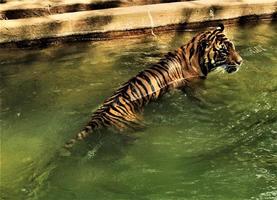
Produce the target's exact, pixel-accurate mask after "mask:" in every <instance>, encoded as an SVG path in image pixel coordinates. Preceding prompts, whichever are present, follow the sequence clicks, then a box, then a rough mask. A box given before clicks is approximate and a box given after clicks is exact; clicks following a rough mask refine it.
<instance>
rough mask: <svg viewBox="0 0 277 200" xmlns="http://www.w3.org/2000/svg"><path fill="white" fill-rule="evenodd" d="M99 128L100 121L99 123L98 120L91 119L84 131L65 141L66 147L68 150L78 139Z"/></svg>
mask: <svg viewBox="0 0 277 200" xmlns="http://www.w3.org/2000/svg"><path fill="white" fill-rule="evenodd" d="M97 128H99V123H97V122H96V120H91V121H90V122H89V123H88V124H87V125H86V127H85V128H84V129H83V130H82V131H80V132H79V133H77V134H76V135H75V137H74V138H72V139H70V140H68V141H67V142H66V143H65V145H64V148H65V149H67V150H69V149H71V148H72V147H73V146H74V145H75V144H76V143H77V142H78V141H82V140H84V139H85V138H87V137H89V136H90V135H91V134H92V133H93V132H94V130H96V129H97Z"/></svg>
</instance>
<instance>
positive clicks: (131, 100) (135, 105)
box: [64, 24, 242, 149]
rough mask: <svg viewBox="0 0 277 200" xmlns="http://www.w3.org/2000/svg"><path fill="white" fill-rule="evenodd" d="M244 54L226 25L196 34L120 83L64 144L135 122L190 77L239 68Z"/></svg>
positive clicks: (184, 83)
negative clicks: (227, 32) (230, 37)
mask: <svg viewBox="0 0 277 200" xmlns="http://www.w3.org/2000/svg"><path fill="white" fill-rule="evenodd" d="M241 64H242V58H241V56H240V55H239V53H238V52H237V51H236V50H235V46H234V44H233V42H232V41H230V40H229V39H228V38H227V37H226V35H225V33H224V25H223V24H219V25H218V26H217V27H213V28H210V29H208V30H206V31H204V32H200V33H198V34H196V35H195V36H194V37H193V38H192V39H191V40H190V41H189V42H188V43H187V44H185V45H183V46H181V47H179V48H178V49H177V50H175V51H174V52H169V53H167V54H166V55H165V56H164V58H162V59H160V61H159V62H158V63H156V64H153V65H152V66H150V67H149V68H147V69H145V70H143V71H141V72H139V73H138V74H137V75H136V76H134V77H133V78H131V79H130V80H128V81H127V82H125V83H124V84H122V85H121V87H119V88H118V89H117V90H116V91H115V92H114V93H113V95H112V96H111V97H109V98H107V99H106V100H105V101H104V103H103V104H102V105H101V106H100V107H99V108H98V109H97V110H96V111H95V112H94V113H93V114H92V115H91V118H90V120H89V121H88V122H87V124H86V125H85V127H84V128H83V129H82V130H81V131H80V132H79V133H78V134H77V135H75V137H74V138H72V139H70V140H69V141H68V142H66V144H65V145H64V147H65V148H66V149H70V148H72V147H73V146H74V144H75V143H77V141H81V140H84V139H85V138H87V137H88V136H89V135H91V134H92V133H93V132H94V131H95V130H97V129H100V128H103V127H114V128H116V129H117V130H124V129H126V128H129V127H132V126H136V125H137V123H139V121H140V120H139V118H140V115H139V113H141V111H142V109H143V108H144V107H145V106H146V105H147V104H149V103H150V102H153V101H155V100H157V99H159V98H160V97H161V96H163V95H164V94H165V93H167V92H169V91H171V90H173V89H182V88H184V87H186V86H187V85H188V84H189V83H190V82H191V81H193V80H197V79H206V77H207V75H208V73H210V72H211V71H213V70H215V69H216V68H219V67H221V68H223V69H224V70H225V71H226V72H227V73H233V72H236V71H237V70H238V69H239V67H240V66H241Z"/></svg>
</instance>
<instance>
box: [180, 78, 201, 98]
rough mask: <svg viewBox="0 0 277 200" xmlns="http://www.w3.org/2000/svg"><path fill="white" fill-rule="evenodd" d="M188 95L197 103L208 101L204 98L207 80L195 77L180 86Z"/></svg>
mask: <svg viewBox="0 0 277 200" xmlns="http://www.w3.org/2000/svg"><path fill="white" fill-rule="evenodd" d="M180 89H181V90H182V91H183V92H184V93H185V94H186V95H187V97H188V98H189V99H190V100H191V101H193V102H196V103H206V101H205V99H204V98H203V93H204V91H205V89H206V85H205V80H204V79H201V78H199V79H194V80H191V81H190V82H188V83H187V84H186V85H185V86H183V87H181V88H180Z"/></svg>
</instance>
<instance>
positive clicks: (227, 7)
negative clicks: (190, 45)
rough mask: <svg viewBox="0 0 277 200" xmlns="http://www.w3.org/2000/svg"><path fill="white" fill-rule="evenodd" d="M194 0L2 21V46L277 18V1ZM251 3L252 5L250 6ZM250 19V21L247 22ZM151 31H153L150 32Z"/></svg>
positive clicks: (0, 26)
mask: <svg viewBox="0 0 277 200" xmlns="http://www.w3.org/2000/svg"><path fill="white" fill-rule="evenodd" d="M211 2H213V1H191V2H178V3H169V4H156V5H144V6H132V7H122V8H111V9H104V10H94V11H83V12H75V13H64V14H56V15H50V16H47V17H37V18H26V19H17V20H1V21H0V46H7V45H8V44H16V43H21V44H24V43H26V44H27V43H28V41H29V43H30V44H35V41H39V40H44V41H47V39H48V40H49V41H51V43H52V42H55V41H59V40H60V39H62V40H64V39H66V38H71V39H72V40H83V39H84V38H86V40H88V39H90V40H99V39H107V38H113V37H119V36H124V35H133V34H137V33H151V30H154V31H162V30H168V29H173V28H174V29H178V28H179V29H180V28H188V27H189V26H188V25H189V24H194V26H195V27H196V24H198V25H201V24H202V25H203V24H205V23H207V22H213V21H214V22H217V21H230V20H233V21H234V19H237V20H235V21H237V22H239V21H240V20H246V19H247V17H248V18H249V20H251V19H252V20H260V19H269V18H271V17H273V18H274V19H275V18H276V10H277V3H276V1H263V2H261V1H242V2H233V3H230V2H221V3H211ZM250 2H251V3H250ZM247 20H248V19H247ZM149 30H150V31H149Z"/></svg>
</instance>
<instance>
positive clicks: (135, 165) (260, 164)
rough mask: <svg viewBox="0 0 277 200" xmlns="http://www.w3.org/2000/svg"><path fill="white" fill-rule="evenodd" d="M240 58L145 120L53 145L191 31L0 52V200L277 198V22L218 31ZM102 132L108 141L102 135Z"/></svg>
mask: <svg viewBox="0 0 277 200" xmlns="http://www.w3.org/2000/svg"><path fill="white" fill-rule="evenodd" d="M226 32H227V35H229V37H230V38H231V39H232V40H233V41H234V43H235V44H236V46H237V50H238V51H239V52H240V54H241V56H242V57H243V58H244V63H243V66H242V67H241V69H240V70H239V71H238V72H237V73H235V74H232V75H230V74H227V73H223V72H222V71H216V72H214V73H212V74H209V76H208V79H207V80H206V81H205V85H204V86H202V87H199V88H198V89H197V90H196V92H195V94H194V97H196V98H197V99H200V101H199V100H196V99H195V98H191V97H188V96H187V95H186V94H184V93H183V92H181V91H175V92H172V93H170V94H167V95H165V96H164V97H163V98H162V99H160V100H159V101H157V102H155V103H152V104H151V105H149V106H148V107H147V108H146V109H145V112H144V121H145V123H146V128H145V129H143V130H141V131H137V132H134V133H124V134H125V135H127V136H121V135H118V134H116V133H112V132H108V131H106V130H103V131H102V132H100V133H98V134H97V135H95V136H94V137H92V139H91V141H89V142H86V143H85V142H84V143H82V144H80V145H79V146H77V148H76V149H75V152H74V153H73V155H72V156H70V157H60V156H57V154H56V152H57V151H58V150H59V149H60V147H61V146H62V145H63V144H64V142H65V141H67V139H69V138H70V137H71V136H73V135H74V134H75V133H76V132H77V131H78V130H80V129H81V128H82V127H83V125H84V124H85V122H86V121H87V120H88V118H89V115H90V113H91V112H92V111H93V110H95V109H96V108H97V106H99V105H100V104H101V102H103V100H104V99H105V98H106V97H108V96H109V95H111V93H112V92H113V91H114V90H115V89H116V88H117V87H118V86H119V85H120V84H121V83H123V82H124V81H126V80H128V79H129V78H130V77H132V76H133V75H135V74H136V73H137V72H138V71H140V70H142V69H144V68H146V67H147V66H149V65H150V64H151V63H155V62H156V61H157V60H159V58H161V56H162V55H163V54H164V53H166V52H168V51H171V50H174V49H175V48H177V47H179V46H180V45H182V44H183V43H185V42H186V41H187V40H188V39H189V38H191V37H192V36H193V35H194V34H195V33H194V32H189V33H165V34H157V35H158V36H157V38H154V37H151V36H143V37H140V38H136V39H124V40H114V41H104V42H96V43H90V42H88V43H74V44H70V45H62V46H55V47H50V48H46V49H42V50H1V52H0V53H1V54H0V63H1V67H0V72H1V79H0V80H1V181H0V183H1V194H0V195H1V198H0V199H43V200H49V199H59V200H62V199H64V200H71V199H96V200H104V199H105V200H111V199H112V200H119V199H120V200H125V199H126V200H127V199H143V200H144V199H145V200H152V199H153V200H156V199H157V200H162V199H164V200H170V199H172V200H173V199H174V200H181V199H195V200H198V199H220V200H221V199H228V200H230V199H255V200H256V199H264V200H265V199H266V200H268V199H276V198H277V181H276V180H277V177H276V176H277V137H276V134H277V123H276V120H277V112H276V108H277V100H276V99H277V95H276V94H277V93H276V92H277V79H276V77H277V49H276V47H277V24H272V23H271V24H262V25H253V26H246V27H240V28H238V27H227V28H226ZM101 134H102V135H105V137H101Z"/></svg>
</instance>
